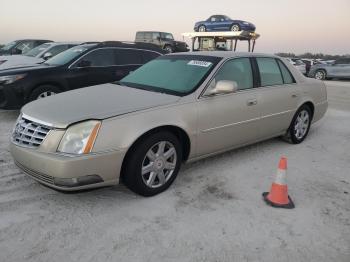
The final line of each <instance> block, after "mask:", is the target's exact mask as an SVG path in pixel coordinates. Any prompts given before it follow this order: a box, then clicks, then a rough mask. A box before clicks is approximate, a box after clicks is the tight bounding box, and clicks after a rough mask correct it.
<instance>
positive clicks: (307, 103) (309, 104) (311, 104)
mask: <svg viewBox="0 0 350 262" xmlns="http://www.w3.org/2000/svg"><path fill="white" fill-rule="evenodd" d="M304 105H306V106H308V107H309V108H310V109H311V118H313V117H314V114H315V105H314V103H313V102H312V101H311V100H305V101H303V102H302V103H300V105H299V106H298V108H297V110H296V111H298V110H299V108H301V107H302V106H304Z"/></svg>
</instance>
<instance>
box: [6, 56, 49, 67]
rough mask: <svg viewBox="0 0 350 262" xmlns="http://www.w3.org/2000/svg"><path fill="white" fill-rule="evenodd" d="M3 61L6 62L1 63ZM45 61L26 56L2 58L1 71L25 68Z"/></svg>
mask: <svg viewBox="0 0 350 262" xmlns="http://www.w3.org/2000/svg"><path fill="white" fill-rule="evenodd" d="M1 61H5V62H3V63H1ZM43 61H44V60H43V59H42V58H37V57H30V56H25V55H13V56H1V57H0V63H1V64H0V70H3V69H8V68H14V67H16V68H17V67H23V66H27V65H35V64H39V63H42V62H43Z"/></svg>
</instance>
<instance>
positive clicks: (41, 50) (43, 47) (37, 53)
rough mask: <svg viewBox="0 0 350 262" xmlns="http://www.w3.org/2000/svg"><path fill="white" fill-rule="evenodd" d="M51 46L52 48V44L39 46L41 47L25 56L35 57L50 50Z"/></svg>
mask: <svg viewBox="0 0 350 262" xmlns="http://www.w3.org/2000/svg"><path fill="white" fill-rule="evenodd" d="M50 46H51V45H50V44H42V45H39V46H37V47H35V48H33V49H32V50H30V51H29V52H27V53H26V54H25V55H26V56H31V57H35V56H37V55H39V54H40V53H41V52H43V51H45V50H46V49H48V48H49V47H50Z"/></svg>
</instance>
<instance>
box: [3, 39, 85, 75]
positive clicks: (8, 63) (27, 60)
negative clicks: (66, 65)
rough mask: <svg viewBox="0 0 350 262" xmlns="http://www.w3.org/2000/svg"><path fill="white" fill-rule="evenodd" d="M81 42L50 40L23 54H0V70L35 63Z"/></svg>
mask: <svg viewBox="0 0 350 262" xmlns="http://www.w3.org/2000/svg"><path fill="white" fill-rule="evenodd" d="M79 44H81V43H68V42H65V43H64V42H61V43H58V42H52V43H45V44H42V45H40V46H37V47H35V48H33V49H32V50H30V51H29V52H27V53H25V54H24V55H11V56H0V70H4V69H9V68H14V67H21V66H28V65H35V64H40V63H42V62H44V61H45V60H47V59H49V58H51V57H53V56H55V55H57V54H59V53H61V52H63V51H65V50H67V49H69V48H72V47H73V46H76V45H79Z"/></svg>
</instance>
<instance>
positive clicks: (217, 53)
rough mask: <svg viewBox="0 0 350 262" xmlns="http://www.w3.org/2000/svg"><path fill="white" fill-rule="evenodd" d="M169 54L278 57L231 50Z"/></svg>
mask: <svg viewBox="0 0 350 262" xmlns="http://www.w3.org/2000/svg"><path fill="white" fill-rule="evenodd" d="M169 55H196V56H213V57H222V58H230V57H278V56H276V55H273V54H265V53H252V52H233V51H197V52H185V53H172V54H169Z"/></svg>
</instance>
